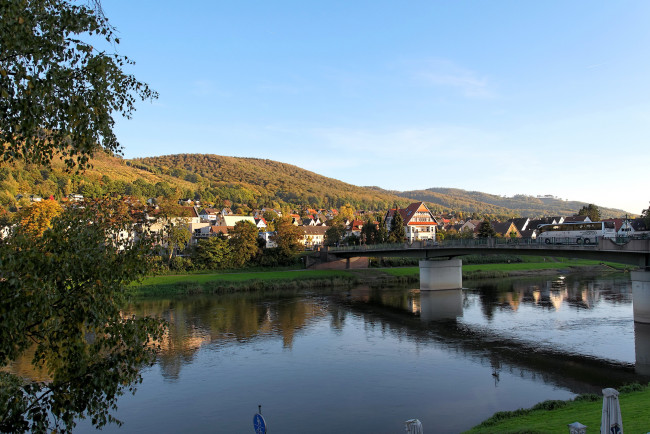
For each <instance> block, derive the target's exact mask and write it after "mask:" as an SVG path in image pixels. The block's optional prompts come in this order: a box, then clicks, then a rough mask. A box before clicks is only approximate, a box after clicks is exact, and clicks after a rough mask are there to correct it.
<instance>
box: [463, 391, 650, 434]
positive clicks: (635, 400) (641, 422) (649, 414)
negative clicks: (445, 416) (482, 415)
mask: <svg viewBox="0 0 650 434" xmlns="http://www.w3.org/2000/svg"><path fill="white" fill-rule="evenodd" d="M624 389H625V388H623V389H622V390H624ZM553 402H557V401H553ZM619 402H620V405H621V415H622V417H623V429H624V431H625V432H628V433H647V432H650V388H645V389H644V390H641V391H636V392H629V393H621V394H620V395H619ZM544 404H545V403H542V404H538V406H540V407H543V406H544ZM560 404H561V405H562V402H560ZM602 407H603V401H602V397H599V398H598V399H597V400H596V401H573V402H568V403H567V404H566V406H563V407H561V408H557V409H555V410H544V409H539V410H532V411H529V410H523V411H521V412H519V413H527V414H522V415H519V416H514V417H510V418H506V419H503V420H501V421H500V422H496V423H491V421H490V419H488V420H487V421H485V422H483V424H481V425H478V426H476V427H474V428H472V429H471V430H469V431H466V432H467V433H566V432H568V431H569V430H568V427H567V425H568V424H570V423H573V422H580V423H582V424H583V425H587V427H588V428H587V432H591V433H594V432H599V430H600V417H601V412H602ZM504 413H505V415H506V417H507V413H508V412H504ZM515 413H518V412H511V414H515ZM493 418H494V419H498V418H499V413H497V414H496V415H495V416H493Z"/></svg>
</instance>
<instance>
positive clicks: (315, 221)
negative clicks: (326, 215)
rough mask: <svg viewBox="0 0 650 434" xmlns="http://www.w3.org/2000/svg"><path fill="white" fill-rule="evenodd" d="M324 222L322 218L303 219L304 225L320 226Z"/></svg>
mask: <svg viewBox="0 0 650 434" xmlns="http://www.w3.org/2000/svg"><path fill="white" fill-rule="evenodd" d="M321 224H322V223H321V221H320V219H319V218H318V217H317V218H304V219H302V225H303V226H320V225H321Z"/></svg>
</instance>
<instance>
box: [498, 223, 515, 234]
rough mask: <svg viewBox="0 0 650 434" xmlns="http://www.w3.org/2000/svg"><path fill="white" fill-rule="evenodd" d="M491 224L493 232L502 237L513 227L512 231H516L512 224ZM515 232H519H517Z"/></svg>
mask: <svg viewBox="0 0 650 434" xmlns="http://www.w3.org/2000/svg"><path fill="white" fill-rule="evenodd" d="M491 224H492V228H494V231H495V232H496V233H497V234H502V235H505V234H506V233H507V232H508V231H509V230H510V229H511V228H512V227H514V229H517V227H516V226H515V225H514V224H513V223H512V222H503V223H501V222H491ZM517 232H519V231H518V230H517Z"/></svg>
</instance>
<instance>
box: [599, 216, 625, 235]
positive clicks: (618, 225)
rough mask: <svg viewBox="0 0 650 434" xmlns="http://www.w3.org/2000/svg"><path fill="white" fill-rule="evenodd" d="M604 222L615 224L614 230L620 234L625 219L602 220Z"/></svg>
mask: <svg viewBox="0 0 650 434" xmlns="http://www.w3.org/2000/svg"><path fill="white" fill-rule="evenodd" d="M602 221H604V222H613V223H614V229H615V230H616V232H618V230H619V229H621V226H623V221H624V219H602Z"/></svg>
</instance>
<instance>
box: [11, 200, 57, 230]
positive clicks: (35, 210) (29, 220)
mask: <svg viewBox="0 0 650 434" xmlns="http://www.w3.org/2000/svg"><path fill="white" fill-rule="evenodd" d="M62 212H63V208H61V205H59V202H57V201H55V200H43V201H40V202H34V203H32V204H30V205H29V206H26V207H24V208H22V209H21V210H20V211H19V212H18V221H19V226H18V227H19V229H20V230H21V231H23V232H25V233H28V234H31V235H33V236H41V235H42V234H43V232H45V230H46V229H48V228H49V227H50V226H51V225H52V219H54V218H55V217H57V216H58V215H60V214H61V213H62Z"/></svg>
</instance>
